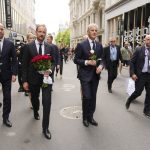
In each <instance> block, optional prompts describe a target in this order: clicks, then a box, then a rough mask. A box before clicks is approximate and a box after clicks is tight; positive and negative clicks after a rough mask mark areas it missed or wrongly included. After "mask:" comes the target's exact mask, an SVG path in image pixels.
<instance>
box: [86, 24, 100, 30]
mask: <svg viewBox="0 0 150 150" xmlns="http://www.w3.org/2000/svg"><path fill="white" fill-rule="evenodd" d="M92 27H96V28H97V29H98V25H97V24H96V23H91V24H89V25H88V28H87V31H89V30H90V29H91V28H92Z"/></svg>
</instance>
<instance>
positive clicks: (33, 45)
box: [31, 41, 38, 56]
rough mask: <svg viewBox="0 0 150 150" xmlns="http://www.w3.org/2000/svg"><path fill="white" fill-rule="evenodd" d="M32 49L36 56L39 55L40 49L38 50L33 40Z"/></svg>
mask: <svg viewBox="0 0 150 150" xmlns="http://www.w3.org/2000/svg"><path fill="white" fill-rule="evenodd" d="M31 50H32V52H33V55H34V56H35V55H38V51H37V48H36V44H35V41H33V42H32V43H31Z"/></svg>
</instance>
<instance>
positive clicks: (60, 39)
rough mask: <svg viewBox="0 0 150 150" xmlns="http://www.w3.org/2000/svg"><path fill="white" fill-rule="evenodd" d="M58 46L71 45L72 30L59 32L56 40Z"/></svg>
mask: <svg viewBox="0 0 150 150" xmlns="http://www.w3.org/2000/svg"><path fill="white" fill-rule="evenodd" d="M55 41H56V44H57V45H60V44H63V45H65V46H69V45H70V29H69V28H68V29H66V30H64V31H61V32H58V34H57V35H56V38H55Z"/></svg>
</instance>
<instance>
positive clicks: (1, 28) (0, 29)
mask: <svg viewBox="0 0 150 150" xmlns="http://www.w3.org/2000/svg"><path fill="white" fill-rule="evenodd" d="M3 37H4V27H3V25H2V24H0V39H2V38H3Z"/></svg>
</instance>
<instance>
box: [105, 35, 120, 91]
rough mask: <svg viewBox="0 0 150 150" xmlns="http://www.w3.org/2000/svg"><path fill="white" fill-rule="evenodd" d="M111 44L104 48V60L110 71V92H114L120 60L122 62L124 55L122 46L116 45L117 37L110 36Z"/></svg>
mask: <svg viewBox="0 0 150 150" xmlns="http://www.w3.org/2000/svg"><path fill="white" fill-rule="evenodd" d="M109 42H110V43H109V46H107V47H105V48H104V55H103V60H104V64H105V68H106V69H107V71H108V80H107V85H108V92H109V93H112V84H113V82H114V80H115V79H116V78H117V74H118V66H119V60H120V61H121V63H122V56H121V52H120V46H118V45H116V39H115V38H114V37H112V38H110V41H109Z"/></svg>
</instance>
